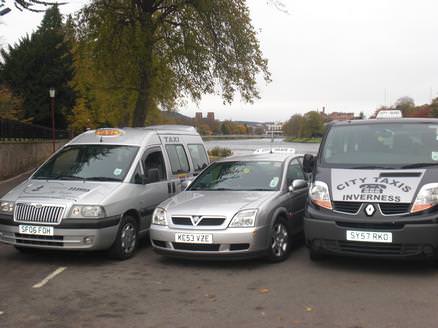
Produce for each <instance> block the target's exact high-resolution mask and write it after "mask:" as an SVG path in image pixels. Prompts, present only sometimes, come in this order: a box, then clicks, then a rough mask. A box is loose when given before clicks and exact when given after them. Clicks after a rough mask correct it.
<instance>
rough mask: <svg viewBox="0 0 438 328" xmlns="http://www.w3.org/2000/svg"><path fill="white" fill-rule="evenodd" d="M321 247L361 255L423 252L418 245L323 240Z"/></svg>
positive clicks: (407, 254)
mask: <svg viewBox="0 0 438 328" xmlns="http://www.w3.org/2000/svg"><path fill="white" fill-rule="evenodd" d="M322 244H323V247H324V248H326V249H327V250H329V251H333V252H344V253H353V254H363V255H402V256H410V255H419V254H421V253H422V252H423V247H422V245H418V244H406V245H405V244H385V243H368V242H354V241H335V240H324V241H323V243H322Z"/></svg>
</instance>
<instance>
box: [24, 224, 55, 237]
mask: <svg viewBox="0 0 438 328" xmlns="http://www.w3.org/2000/svg"><path fill="white" fill-rule="evenodd" d="M18 231H19V232H20V233H21V234H23V235H37V236H53V227H46V226H34V225H19V226H18Z"/></svg>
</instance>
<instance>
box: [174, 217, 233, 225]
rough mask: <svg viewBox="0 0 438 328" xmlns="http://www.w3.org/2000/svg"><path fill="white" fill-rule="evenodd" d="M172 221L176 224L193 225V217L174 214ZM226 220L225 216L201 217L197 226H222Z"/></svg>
mask: <svg viewBox="0 0 438 328" xmlns="http://www.w3.org/2000/svg"><path fill="white" fill-rule="evenodd" d="M172 222H173V224H175V225H186V226H193V223H192V219H191V218H190V217H183V216H181V217H180V216H172ZM224 222H225V218H210V217H201V219H200V220H199V222H198V224H197V226H220V225H222V224H223V223H224Z"/></svg>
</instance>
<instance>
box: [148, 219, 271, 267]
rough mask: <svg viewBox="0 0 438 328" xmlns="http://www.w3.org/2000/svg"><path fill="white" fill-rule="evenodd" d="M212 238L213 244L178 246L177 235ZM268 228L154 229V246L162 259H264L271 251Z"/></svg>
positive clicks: (152, 227) (151, 232) (152, 238)
mask: <svg viewBox="0 0 438 328" xmlns="http://www.w3.org/2000/svg"><path fill="white" fill-rule="evenodd" d="M177 232H183V233H203V234H212V236H213V244H186V243H177V242H175V233H177ZM269 232H270V227H269V226H263V227H251V228H229V229H225V230H184V229H173V228H169V227H163V226H157V225H152V226H151V229H150V238H151V244H152V246H153V248H154V250H155V251H156V252H157V253H159V254H162V255H167V256H173V257H183V258H197V259H215V258H227V259H229V258H236V259H238V258H248V257H257V256H261V255H263V254H264V253H265V252H266V250H267V249H268V247H269Z"/></svg>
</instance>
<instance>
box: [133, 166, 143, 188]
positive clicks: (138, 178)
mask: <svg viewBox="0 0 438 328" xmlns="http://www.w3.org/2000/svg"><path fill="white" fill-rule="evenodd" d="M143 176H144V175H143V172H142V170H141V167H140V164H137V167H136V168H135V172H134V175H133V176H132V179H131V183H134V184H143V179H142V177H143Z"/></svg>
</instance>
